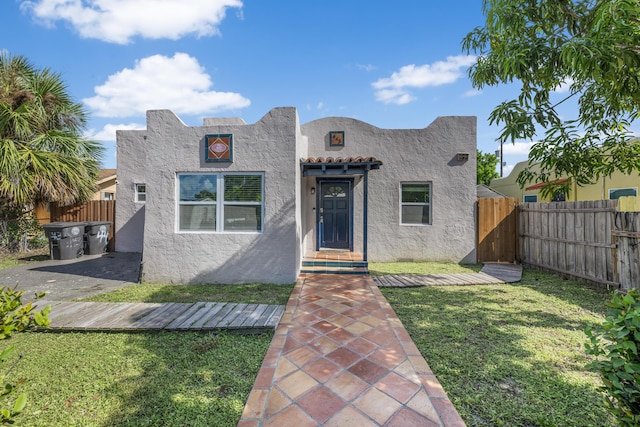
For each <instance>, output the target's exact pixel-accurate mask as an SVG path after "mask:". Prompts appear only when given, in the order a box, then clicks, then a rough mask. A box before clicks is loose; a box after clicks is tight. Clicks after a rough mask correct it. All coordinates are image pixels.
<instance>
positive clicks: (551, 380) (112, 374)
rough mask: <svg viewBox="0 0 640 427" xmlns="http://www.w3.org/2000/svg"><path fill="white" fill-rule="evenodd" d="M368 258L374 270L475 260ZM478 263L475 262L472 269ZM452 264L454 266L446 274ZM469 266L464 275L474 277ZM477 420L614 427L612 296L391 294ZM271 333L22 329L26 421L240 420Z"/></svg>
mask: <svg viewBox="0 0 640 427" xmlns="http://www.w3.org/2000/svg"><path fill="white" fill-rule="evenodd" d="M430 264H432V263H426V264H421V263H418V264H408V265H397V264H393V265H388V264H372V270H373V271H375V272H376V273H377V274H385V273H387V274H389V273H390V272H398V273H408V272H409V273H410V272H413V273H443V272H460V270H459V269H466V268H467V266H458V265H449V266H447V265H440V264H434V265H430ZM475 268H476V267H472V269H475ZM443 269H444V270H445V271H443ZM467 271H468V270H467ZM292 286H293V285H284V286H280V285H250V286H249V287H246V286H243V285H239V286H232V285H223V286H220V285H198V286H195V285H188V286H185V285H150V284H141V285H133V286H130V287H128V288H126V289H125V290H122V291H117V292H113V293H110V294H106V295H103V296H100V297H96V298H92V300H95V301H97V300H100V301H138V302H143V301H153V302H162V301H182V302H189V301H224V302H265V301H269V303H271V304H284V303H286V301H287V299H288V297H289V294H290V293H291V289H292ZM382 292H383V294H384V295H385V296H386V298H387V299H388V300H389V302H390V303H391V305H392V307H393V308H394V310H395V311H396V313H397V314H398V316H399V317H400V320H401V321H402V323H403V324H404V325H405V327H406V328H407V330H408V331H409V333H410V334H411V336H412V338H413V339H414V341H415V343H416V345H417V346H418V348H419V349H420V351H421V353H422V354H423V355H424V357H425V359H426V360H427V362H428V363H429V365H430V367H431V368H432V370H433V371H434V372H435V374H436V375H437V377H438V379H439V380H440V382H441V383H442V385H443V387H444V388H445V390H446V391H447V394H448V396H449V398H450V399H451V400H452V401H453V403H454V405H455V406H456V408H457V409H458V410H459V411H460V413H461V415H462V416H463V418H464V419H465V421H466V423H467V425H469V426H532V427H533V426H586V427H588V426H594V427H595V426H598V427H601V426H610V425H613V420H612V418H611V417H610V416H609V415H608V412H607V410H606V409H605V408H604V405H603V397H602V395H601V394H600V393H599V392H598V391H597V390H596V388H597V387H598V386H599V385H600V380H599V378H598V377H597V376H596V375H594V374H593V373H591V372H589V371H587V370H585V369H584V365H585V364H586V363H587V362H588V358H587V356H586V355H585V353H584V350H583V343H584V342H585V335H584V333H583V332H582V331H583V329H584V327H585V325H586V324H587V322H589V321H596V322H600V321H602V320H603V318H604V313H605V303H606V302H607V301H608V300H609V293H608V292H607V291H605V290H602V289H597V288H592V287H588V286H586V285H583V284H581V283H580V282H576V281H570V280H563V279H561V278H558V277H556V276H553V275H549V274H544V273H540V272H536V271H532V270H525V272H524V275H523V280H522V282H520V283H516V284H511V285H480V286H442V287H425V288H405V289H397V288H395V289H394V288H383V289H382ZM270 339H271V334H263V335H257V336H242V335H231V334H227V333H220V334H218V335H214V334H202V333H196V332H188V333H185V332H181V333H175V332H161V333H111V334H107V333H50V332H47V333H18V334H15V335H14V336H13V337H12V338H11V339H10V340H8V341H0V350H1V349H2V348H5V347H6V346H7V345H9V344H13V345H15V346H16V347H17V349H18V352H21V353H24V354H25V357H24V359H23V360H21V361H20V362H19V363H18V364H17V366H16V368H14V370H13V371H12V372H11V375H10V377H11V379H12V381H14V382H21V383H22V384H21V385H20V389H21V390H23V391H25V390H26V391H27V392H28V393H29V396H30V400H29V404H28V406H27V408H26V411H25V413H24V414H23V415H21V416H19V417H18V419H17V421H18V425H25V426H27V425H28V426H45V425H46V426H111V425H119V426H121V425H122V426H147V425H148V426H155V425H167V426H169V425H190V426H210V425H215V426H235V425H236V424H237V422H238V420H239V418H240V415H241V413H242V409H243V406H244V403H245V401H246V399H247V397H248V393H249V390H250V389H251V386H252V384H253V382H254V381H255V376H256V375H257V372H258V369H259V367H260V364H261V363H262V358H263V357H264V354H265V352H266V350H267V348H268V346H269V343H270Z"/></svg>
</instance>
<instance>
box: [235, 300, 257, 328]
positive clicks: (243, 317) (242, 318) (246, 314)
mask: <svg viewBox="0 0 640 427" xmlns="http://www.w3.org/2000/svg"><path fill="white" fill-rule="evenodd" d="M258 307H259V305H258V304H248V305H247V306H246V307H245V308H243V309H242V310H240V312H239V313H238V315H237V316H236V318H235V319H233V320H232V321H231V322H229V324H228V325H227V327H228V328H230V329H237V328H240V327H241V326H242V324H243V323H244V322H246V321H247V320H248V319H249V318H250V317H251V314H252V313H253V312H254V311H256V310H257V309H258Z"/></svg>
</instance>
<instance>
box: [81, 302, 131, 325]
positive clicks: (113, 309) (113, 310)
mask: <svg viewBox="0 0 640 427" xmlns="http://www.w3.org/2000/svg"><path fill="white" fill-rule="evenodd" d="M104 304H108V305H109V307H106V308H105V309H104V310H102V311H101V312H100V313H96V315H94V316H91V318H90V319H86V320H85V321H83V322H79V323H78V324H77V325H76V327H77V328H80V329H94V328H95V329H98V330H99V329H100V328H102V327H103V325H104V323H105V321H106V320H108V319H111V318H114V317H117V316H119V315H120V313H121V312H122V311H124V310H126V308H127V305H124V304H121V303H116V302H111V303H104Z"/></svg>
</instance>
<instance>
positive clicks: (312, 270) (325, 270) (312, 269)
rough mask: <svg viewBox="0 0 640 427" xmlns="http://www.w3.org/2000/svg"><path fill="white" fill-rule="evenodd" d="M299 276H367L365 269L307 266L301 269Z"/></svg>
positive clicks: (367, 271) (367, 270) (367, 272)
mask: <svg viewBox="0 0 640 427" xmlns="http://www.w3.org/2000/svg"><path fill="white" fill-rule="evenodd" d="M300 274H367V275H368V274H369V269H368V268H366V267H327V266H307V267H302V269H301V270H300Z"/></svg>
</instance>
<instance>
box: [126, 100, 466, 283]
mask: <svg viewBox="0 0 640 427" xmlns="http://www.w3.org/2000/svg"><path fill="white" fill-rule="evenodd" d="M117 147H118V182H119V183H118V203H117V207H116V209H117V211H116V217H117V218H118V221H117V225H116V251H117V252H142V253H143V265H144V278H145V280H146V281H152V282H174V283H250V282H262V283H264V282H270V283H291V282H293V281H295V280H296V278H297V276H298V273H299V271H300V267H301V262H302V259H303V257H304V256H305V254H308V253H312V252H314V251H319V250H338V251H347V252H350V251H353V252H359V253H362V254H363V257H364V258H365V260H369V261H395V260H402V259H405V260H407V259H412V260H448V261H455V262H469V263H472V262H474V261H475V217H474V212H475V206H474V203H475V201H476V185H475V180H476V158H475V156H476V118H475V117H440V118H438V119H436V120H435V121H434V122H433V123H432V124H431V125H430V126H428V127H427V128H425V129H404V130H390V129H380V128H377V127H375V126H372V125H370V124H367V123H364V122H361V121H358V120H354V119H350V118H341V117H332V118H324V119H319V120H315V121H312V122H310V123H307V124H304V125H302V126H301V125H300V124H299V122H298V114H297V111H296V109H295V108H293V107H282V108H274V109H272V110H271V111H269V112H268V113H267V114H266V115H265V116H264V117H263V118H262V119H260V120H259V121H258V122H256V123H255V124H245V123H244V121H243V120H241V119H223V118H211V119H209V118H207V119H204V125H203V126H199V127H190V126H186V125H185V124H184V123H183V122H182V121H181V120H180V119H179V118H178V117H176V116H175V115H174V114H173V113H172V112H171V111H168V110H154V111H148V112H147V128H146V129H145V130H120V131H117Z"/></svg>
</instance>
